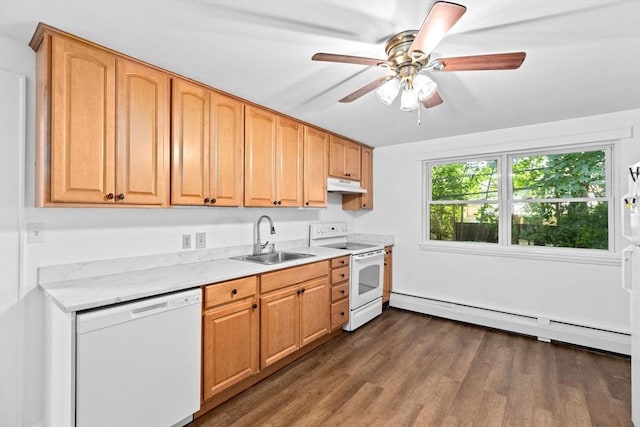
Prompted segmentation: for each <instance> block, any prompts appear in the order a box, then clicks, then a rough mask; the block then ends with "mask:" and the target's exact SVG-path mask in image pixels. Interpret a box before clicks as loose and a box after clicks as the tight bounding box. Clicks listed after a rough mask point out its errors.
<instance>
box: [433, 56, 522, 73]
mask: <svg viewBox="0 0 640 427" xmlns="http://www.w3.org/2000/svg"><path fill="white" fill-rule="evenodd" d="M526 55H527V54H526V53H525V52H511V53H496V54H490V55H474V56H458V57H455V58H438V59H437V60H436V61H437V62H439V63H441V64H442V69H441V71H474V70H515V69H516V68H519V67H520V65H521V64H522V62H523V61H524V58H525V56H526ZM436 69H438V68H437V67H436Z"/></svg>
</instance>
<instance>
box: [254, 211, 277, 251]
mask: <svg viewBox="0 0 640 427" xmlns="http://www.w3.org/2000/svg"><path fill="white" fill-rule="evenodd" d="M263 219H267V220H269V225H270V226H271V234H276V229H275V227H274V226H273V220H272V219H271V218H270V217H269V216H268V215H262V216H261V217H260V218H258V220H257V221H256V225H255V227H254V231H253V255H260V254H261V253H262V249H263V248H264V247H265V246H267V244H268V243H269V242H268V241H267V242H266V243H265V244H264V245H263V244H262V242H260V222H261V221H262V220H263Z"/></svg>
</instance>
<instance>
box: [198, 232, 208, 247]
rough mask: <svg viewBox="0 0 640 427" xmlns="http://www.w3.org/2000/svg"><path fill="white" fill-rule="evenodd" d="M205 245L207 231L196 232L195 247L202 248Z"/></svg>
mask: <svg viewBox="0 0 640 427" xmlns="http://www.w3.org/2000/svg"><path fill="white" fill-rule="evenodd" d="M206 247H207V233H204V232H202V233H196V249H204V248H206Z"/></svg>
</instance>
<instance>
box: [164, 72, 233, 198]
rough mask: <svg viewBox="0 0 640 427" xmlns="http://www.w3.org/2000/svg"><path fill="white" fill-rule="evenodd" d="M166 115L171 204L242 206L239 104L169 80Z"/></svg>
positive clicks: (183, 82)
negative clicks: (170, 130) (169, 117)
mask: <svg viewBox="0 0 640 427" xmlns="http://www.w3.org/2000/svg"><path fill="white" fill-rule="evenodd" d="M171 111H172V123H173V135H172V140H171V142H172V156H171V164H172V180H171V203H172V204H174V205H199V206H202V205H205V206H240V205H242V194H243V176H244V171H243V164H244V104H243V103H242V102H241V101H238V100H236V99H233V98H230V97H228V96H225V95H222V94H219V93H217V92H214V91H212V90H209V89H207V88H206V87H204V86H200V85H198V84H195V83H191V82H188V81H186V80H182V79H174V80H173V95H172V107H171Z"/></svg>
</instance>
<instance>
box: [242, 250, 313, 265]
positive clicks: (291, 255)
mask: <svg viewBox="0 0 640 427" xmlns="http://www.w3.org/2000/svg"><path fill="white" fill-rule="evenodd" d="M313 256H315V255H311V254H301V253H297V252H284V251H279V252H272V253H270V254H262V255H243V256H236V257H232V259H237V260H239V261H248V262H256V263H258V264H280V263H281V262H287V261H294V260H296V259H302V258H310V257H313Z"/></svg>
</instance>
